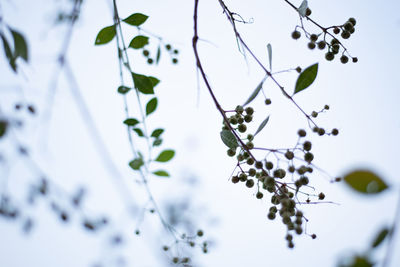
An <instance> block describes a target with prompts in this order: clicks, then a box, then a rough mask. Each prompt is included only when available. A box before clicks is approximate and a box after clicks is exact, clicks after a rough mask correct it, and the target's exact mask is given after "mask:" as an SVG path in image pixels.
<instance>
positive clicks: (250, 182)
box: [246, 179, 254, 188]
mask: <svg viewBox="0 0 400 267" xmlns="http://www.w3.org/2000/svg"><path fill="white" fill-rule="evenodd" d="M246 186H247V187H248V188H252V187H253V186H254V180H253V179H249V180H247V181H246Z"/></svg>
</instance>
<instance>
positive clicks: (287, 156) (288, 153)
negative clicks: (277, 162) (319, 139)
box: [285, 150, 294, 160]
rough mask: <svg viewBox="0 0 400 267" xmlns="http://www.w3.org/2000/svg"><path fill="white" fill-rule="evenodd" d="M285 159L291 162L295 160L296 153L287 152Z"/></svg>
mask: <svg viewBox="0 0 400 267" xmlns="http://www.w3.org/2000/svg"><path fill="white" fill-rule="evenodd" d="M285 157H286V158H287V159H288V160H291V159H293V158H294V153H293V152H292V151H289V150H288V151H286V153H285Z"/></svg>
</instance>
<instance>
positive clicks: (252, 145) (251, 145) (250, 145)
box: [246, 142, 254, 149]
mask: <svg viewBox="0 0 400 267" xmlns="http://www.w3.org/2000/svg"><path fill="white" fill-rule="evenodd" d="M246 146H247V148H248V149H253V148H254V144H253V142H247V143H246Z"/></svg>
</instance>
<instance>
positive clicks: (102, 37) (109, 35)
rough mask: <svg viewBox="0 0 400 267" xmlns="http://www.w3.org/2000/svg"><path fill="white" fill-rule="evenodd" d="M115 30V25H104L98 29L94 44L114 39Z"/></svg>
mask: <svg viewBox="0 0 400 267" xmlns="http://www.w3.org/2000/svg"><path fill="white" fill-rule="evenodd" d="M116 34H117V31H116V29H115V25H111V26H108V27H105V28H103V29H101V30H100V31H99V33H98V34H97V37H96V41H95V43H94V44H95V45H102V44H106V43H109V42H111V40H112V39H114V37H115V35H116Z"/></svg>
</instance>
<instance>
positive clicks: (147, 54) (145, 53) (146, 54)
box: [143, 49, 150, 57]
mask: <svg viewBox="0 0 400 267" xmlns="http://www.w3.org/2000/svg"><path fill="white" fill-rule="evenodd" d="M149 55H150V52H149V50H146V49H145V50H143V56H145V57H148V56H149Z"/></svg>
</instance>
